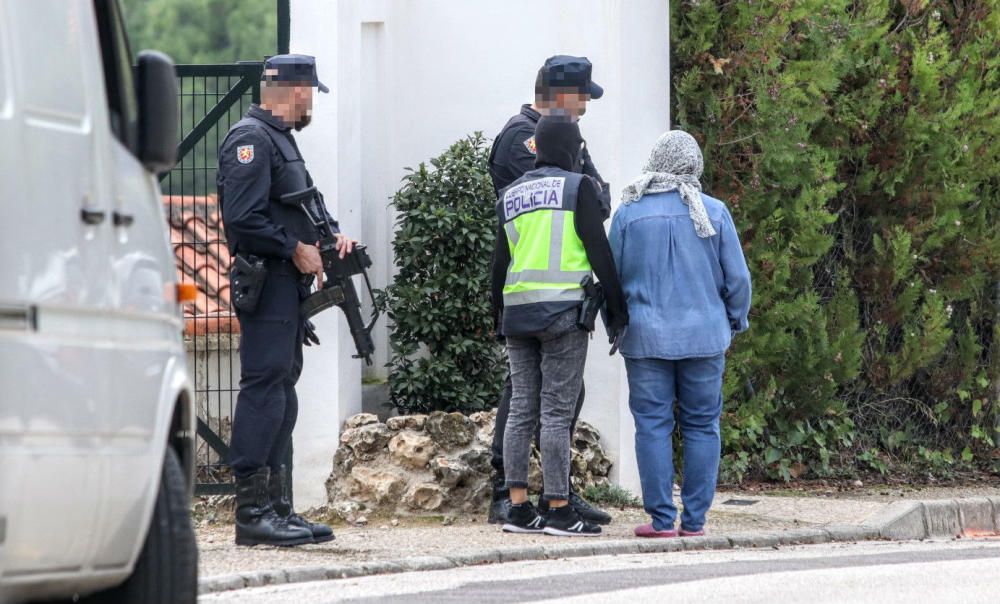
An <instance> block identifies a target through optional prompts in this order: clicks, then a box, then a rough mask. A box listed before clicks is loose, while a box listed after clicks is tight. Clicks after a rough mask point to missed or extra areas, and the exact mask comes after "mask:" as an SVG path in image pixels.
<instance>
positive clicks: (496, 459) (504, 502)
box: [487, 55, 611, 524]
mask: <svg viewBox="0 0 1000 604" xmlns="http://www.w3.org/2000/svg"><path fill="white" fill-rule="evenodd" d="M592 72H593V65H592V64H591V62H590V61H589V60H588V59H587V57H573V56H569V55H556V56H553V57H549V58H548V59H546V60H545V64H544V65H542V67H541V68H540V69H539V70H538V76H537V78H536V79H535V102H534V104H533V105H524V106H522V107H521V111H520V112H518V114H517V115H515V116H514V117H512V118H510V120H508V121H507V124H506V125H504V127H503V130H501V131H500V133H499V134H497V136H496V139H495V140H494V142H493V148H492V149H491V150H490V158H489V168H490V178H491V179H492V180H493V187H494V189H496V192H497V195H499V194H500V192H501V191H502V190H503V189H505V188H507V187H508V186H510V184H511V183H513V182H514V181H515V180H517V179H518V178H520V177H522V176H524V174H525V173H527V172H529V171H531V170H533V169H534V168H535V159H536V153H537V150H536V145H535V127H536V126H537V125H538V120H539V119H541V117H542V115H543V114H544V115H561V116H565V117H569V118H571V119H574V120H578V119H579V118H580V117H582V116H583V115H584V114H585V113H586V112H587V104H588V103H589V102H590V101H591V100H592V99H599V98H601V96H603V95H604V89H603V88H601V87H600V86H598V85H597V83H595V82H594V81H593V79H592V77H591V75H592ZM573 171H574V172H582V173H583V174H586V175H587V176H591V177H593V179H594V180H595V181H596V182H597V184H599V185H600V187H601V193H600V195H599V196H598V200H599V201H600V204H601V213H602V216H603V218H604V219H605V220H606V219H607V218H608V217H609V216H610V214H611V193H610V187H609V186H608V184H607V183H606V182H604V179H602V178H601V175H600V174H599V173H598V172H597V168H596V167H595V166H594V162H593V160H591V158H590V153H589V151H588V150H587V148H586V146H585V147H584V148H583V152H582V153H581V154H580V166H579V169H577V168H574V169H573ZM585 389H586V385H582V386H581V387H580V396H579V398H577V401H576V410H575V414H574V416H573V422H572V423H571V424H570V433H571V434H572V433H573V430H574V427H575V425H576V418H577V417H578V416H579V415H580V410H581V409H582V407H583V401H584V397H585V392H584V390H585ZM510 396H511V385H510V377H509V376H508V378H507V380H506V382H505V384H504V390H503V393H502V395H501V397H500V401H499V403H498V404H497V418H496V430H494V434H493V445H492V447H491V449H492V451H491V452H492V459H491V461H490V463H491V465H492V466H493V469H494V471H495V476H494V479H493V496H492V499H491V501H490V512H489V516H488V517H487V520H488V522H490V523H491V524H503V523H504V522H506V520H507V514H508V513H509V511H510V492H509V491H508V490H507V488H506V486H505V485H506V478H505V476H504V466H503V439H504V434H505V430H506V426H507V415H508V414H509V412H510ZM569 501H570V504H571V505H572V506H573V507H575V508H576V510H577V511H578V512H580V514H581V515H582V516H583V518H584V520H587V521H588V522H592V523H594V524H608V523H610V522H611V515H610V514H608V513H607V512H605V511H604V510H601V509H598V508H597V507H595V506H592V505H590V503H588V502H587V501H586V500H584V499H583V498H582V497H580V495H579V493H576V492H575V491H574V490H573V488H572V486H571V488H570V493H569ZM546 505H547V502H546V501H545V500H544V499H543V500H542V501H540V502H539V511H541V512H542V513H544V510H545V506H546Z"/></svg>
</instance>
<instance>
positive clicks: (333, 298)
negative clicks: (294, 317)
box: [299, 286, 344, 319]
mask: <svg viewBox="0 0 1000 604" xmlns="http://www.w3.org/2000/svg"><path fill="white" fill-rule="evenodd" d="M343 301H344V290H343V289H342V288H341V287H339V286H333V287H328V288H326V289H321V290H319V291H318V292H316V293H314V294H312V295H310V296H309V297H307V298H306V299H305V300H303V301H302V304H300V305H299V312H300V313H301V314H302V317H303V318H304V319H310V318H312V317H313V316H315V315H317V314H319V313H321V312H323V311H324V310H327V309H329V308H333V307H334V306H337V305H338V304H341V303H342V302H343Z"/></svg>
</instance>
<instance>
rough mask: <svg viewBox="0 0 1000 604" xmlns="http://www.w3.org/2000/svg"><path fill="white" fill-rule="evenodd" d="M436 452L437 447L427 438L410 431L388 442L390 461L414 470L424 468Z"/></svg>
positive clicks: (397, 435)
mask: <svg viewBox="0 0 1000 604" xmlns="http://www.w3.org/2000/svg"><path fill="white" fill-rule="evenodd" d="M394 419H395V418H394ZM436 452H437V446H436V445H435V444H434V441H433V440H431V438H430V437H429V436H426V435H424V434H421V433H419V432H414V431H412V430H403V431H402V432H399V433H398V434H396V435H395V436H393V437H392V439H391V440H390V441H389V454H390V455H391V456H392V459H393V460H394V461H395V462H396V463H398V464H399V465H401V466H405V467H407V468H412V469H414V470H421V469H423V468H425V467H426V466H427V462H428V461H430V460H431V458H432V457H434V454H435V453H436Z"/></svg>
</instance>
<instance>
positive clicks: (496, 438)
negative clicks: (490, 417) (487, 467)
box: [490, 373, 586, 480]
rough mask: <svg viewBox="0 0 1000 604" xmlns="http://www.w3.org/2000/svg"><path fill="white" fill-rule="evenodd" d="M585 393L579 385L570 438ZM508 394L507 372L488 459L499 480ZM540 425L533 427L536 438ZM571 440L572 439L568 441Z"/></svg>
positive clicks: (502, 476) (508, 413)
mask: <svg viewBox="0 0 1000 604" xmlns="http://www.w3.org/2000/svg"><path fill="white" fill-rule="evenodd" d="M585 395H586V387H585V386H584V385H583V384H581V385H580V396H579V397H577V399H576V409H574V410H573V423H571V424H570V425H569V434H570V439H572V438H573V434H574V433H576V420H578V419H580V410H581V409H583V399H584V396H585ZM510 396H511V384H510V374H509V373H508V374H507V379H506V380H505V381H504V384H503V392H502V393H501V394H500V402H499V403H498V404H497V421H496V426H495V427H494V429H493V446H492V447H491V452H492V454H493V459H492V460H490V464H491V465H492V466H493V469H494V470H496V473H497V477H498V478H500V479H501V480H502V479H503V478H504V476H505V474H504V469H503V436H504V433H505V432H506V431H507V416H508V415H510ZM540 428H541V426H538V427H536V428H535V436H536V438H537V435H538V430H539V429H540ZM570 442H572V440H571V441H570Z"/></svg>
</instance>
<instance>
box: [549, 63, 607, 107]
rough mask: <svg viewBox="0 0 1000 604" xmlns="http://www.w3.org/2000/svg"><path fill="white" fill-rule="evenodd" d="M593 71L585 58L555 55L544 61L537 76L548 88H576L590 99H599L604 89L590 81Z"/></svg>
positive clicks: (592, 67)
mask: <svg viewBox="0 0 1000 604" xmlns="http://www.w3.org/2000/svg"><path fill="white" fill-rule="evenodd" d="M593 69H594V66H593V65H592V64H591V62H590V61H589V60H588V59H587V57H571V56H569V55H556V56H554V57H549V58H548V59H546V60H545V65H542V68H541V69H539V70H538V75H539V76H540V78H541V80H542V83H543V84H544V85H545V86H546V87H548V88H576V89H577V90H579V91H580V92H582V93H585V94H589V95H590V98H592V99H599V98H601V97H602V96H604V89H603V88H601V87H600V86H598V85H597V84H595V83H594V82H593V80H591V79H590V77H591V73H592V71H593Z"/></svg>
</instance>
